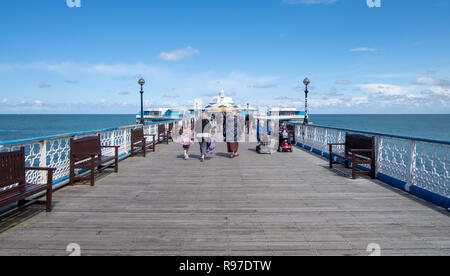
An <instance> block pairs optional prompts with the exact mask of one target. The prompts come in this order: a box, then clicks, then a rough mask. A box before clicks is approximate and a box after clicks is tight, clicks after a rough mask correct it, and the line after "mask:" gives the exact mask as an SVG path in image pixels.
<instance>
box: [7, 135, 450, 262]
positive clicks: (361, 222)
mask: <svg viewBox="0 0 450 276" xmlns="http://www.w3.org/2000/svg"><path fill="white" fill-rule="evenodd" d="M225 152H226V147H225V145H224V144H219V145H218V148H217V149H216V154H215V155H214V156H212V157H211V158H208V160H206V162H204V163H200V162H199V161H198V159H196V158H191V159H190V160H187V161H186V160H183V159H182V158H180V157H181V154H182V150H181V147H180V146H179V145H178V144H176V143H172V144H170V145H168V146H167V145H162V146H160V147H159V148H158V151H157V152H156V153H152V154H150V155H149V156H148V157H147V158H145V159H144V158H142V157H134V158H129V159H127V160H125V161H123V162H121V163H120V172H119V174H114V173H111V174H105V175H103V176H102V177H98V180H97V182H96V186H95V187H93V188H92V187H90V186H88V185H83V184H81V183H79V184H78V185H76V186H74V187H65V188H63V189H61V190H59V191H57V192H56V193H55V194H54V201H55V203H54V211H53V212H52V213H49V214H47V213H45V212H43V211H42V209H41V208H40V207H32V208H30V209H28V210H26V211H24V212H23V213H20V214H18V215H16V216H14V217H10V218H8V219H6V220H3V221H2V222H0V255H68V254H69V252H66V247H67V245H68V244H69V243H77V244H79V245H80V247H81V254H82V255H368V254H369V253H367V252H366V248H367V246H368V244H371V243H377V244H379V245H380V246H381V250H382V252H381V254H383V255H403V254H408V255H414V254H420V255H427V254H434V255H436V254H439V255H450V234H449V233H450V219H449V215H448V213H447V211H445V210H443V209H440V208H438V207H435V206H433V205H431V204H428V203H426V202H424V201H421V200H419V199H417V198H414V197H413V196H411V195H409V194H406V193H403V192H401V191H399V190H396V189H394V188H391V187H390V186H388V185H386V184H384V183H382V182H379V181H376V180H371V179H369V178H366V177H361V178H359V179H358V180H351V179H350V178H349V177H348V174H349V172H348V171H346V170H345V169H337V170H336V169H334V170H330V169H328V167H327V161H326V160H324V159H321V158H320V157H317V156H315V155H312V154H310V153H308V152H306V151H303V150H301V149H295V150H294V153H276V154H273V155H257V154H256V153H255V151H254V145H253V144H241V149H240V153H241V156H240V157H238V158H235V159H229V158H227V155H226V154H224V153H225ZM192 157H197V158H198V157H199V150H198V145H194V146H193V147H192Z"/></svg>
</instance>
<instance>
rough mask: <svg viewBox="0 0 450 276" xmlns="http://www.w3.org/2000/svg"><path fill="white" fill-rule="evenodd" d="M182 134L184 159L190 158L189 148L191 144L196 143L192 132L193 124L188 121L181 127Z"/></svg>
mask: <svg viewBox="0 0 450 276" xmlns="http://www.w3.org/2000/svg"><path fill="white" fill-rule="evenodd" d="M180 135H181V145H182V146H183V150H184V160H188V159H189V149H190V147H191V145H192V144H193V143H194V134H193V133H192V128H191V124H190V123H189V122H186V123H184V124H183V126H182V127H181V129H180Z"/></svg>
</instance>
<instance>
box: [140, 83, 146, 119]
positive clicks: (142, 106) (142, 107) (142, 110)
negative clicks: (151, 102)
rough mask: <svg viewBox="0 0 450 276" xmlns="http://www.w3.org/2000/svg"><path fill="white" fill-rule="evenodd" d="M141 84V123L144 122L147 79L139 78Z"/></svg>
mask: <svg viewBox="0 0 450 276" xmlns="http://www.w3.org/2000/svg"><path fill="white" fill-rule="evenodd" d="M138 83H139V85H140V86H141V124H144V84H145V80H144V79H143V78H141V79H139V81H138Z"/></svg>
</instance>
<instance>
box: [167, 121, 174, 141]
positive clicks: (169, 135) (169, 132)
mask: <svg viewBox="0 0 450 276" xmlns="http://www.w3.org/2000/svg"><path fill="white" fill-rule="evenodd" d="M172 131H173V123H170V124H169V129H168V130H167V143H169V140H172V142H173V137H172Z"/></svg>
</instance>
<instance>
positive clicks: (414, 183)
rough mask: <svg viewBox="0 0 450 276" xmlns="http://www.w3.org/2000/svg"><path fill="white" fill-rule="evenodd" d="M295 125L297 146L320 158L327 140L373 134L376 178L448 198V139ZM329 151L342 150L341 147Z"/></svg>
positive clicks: (343, 140)
mask: <svg viewBox="0 0 450 276" xmlns="http://www.w3.org/2000/svg"><path fill="white" fill-rule="evenodd" d="M294 125H295V134H296V135H295V136H296V142H297V144H298V145H299V146H301V147H304V148H305V149H307V150H310V151H313V152H315V153H317V154H320V155H322V156H324V157H329V147H328V143H344V142H345V135H346V133H347V132H348V133H359V134H363V135H368V136H375V137H376V143H377V145H376V159H377V160H376V164H377V166H376V172H377V176H378V177H379V178H380V179H383V180H386V179H388V180H389V181H388V182H391V183H394V182H397V186H402V185H403V187H402V188H403V189H404V190H406V191H408V192H409V191H411V188H412V187H419V188H421V189H423V190H425V191H428V192H431V193H433V194H436V195H439V196H442V197H444V200H446V199H445V198H447V199H450V175H449V169H450V156H449V155H450V142H448V141H434V140H428V139H421V138H411V137H402V136H394V135H387V134H381V133H372V132H365V131H355V130H347V129H339V128H330V127H323V126H316V125H303V124H296V123H294ZM333 150H336V151H344V147H343V146H337V147H334V148H333Z"/></svg>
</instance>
